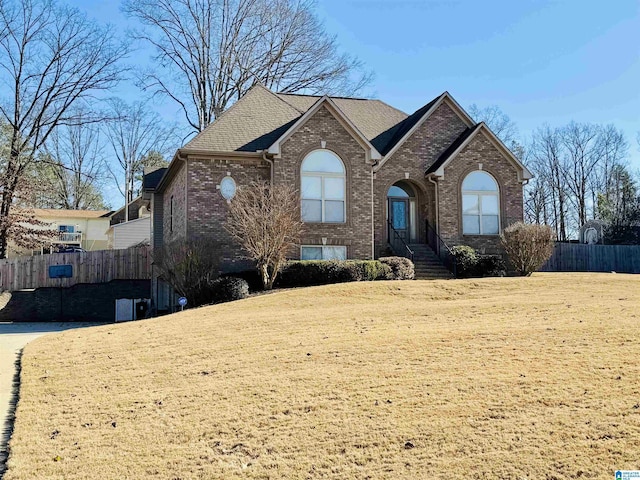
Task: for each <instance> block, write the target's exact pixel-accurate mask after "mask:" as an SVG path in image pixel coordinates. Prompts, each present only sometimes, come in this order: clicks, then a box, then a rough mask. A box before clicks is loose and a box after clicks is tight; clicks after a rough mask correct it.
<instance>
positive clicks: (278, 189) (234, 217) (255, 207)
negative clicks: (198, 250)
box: [225, 183, 303, 290]
mask: <svg viewBox="0 0 640 480" xmlns="http://www.w3.org/2000/svg"><path fill="white" fill-rule="evenodd" d="M225 227H226V229H227V231H228V232H229V233H230V234H231V235H232V236H233V237H234V238H235V239H236V240H237V241H238V243H239V244H240V246H241V247H242V249H243V250H244V251H245V252H246V253H247V256H248V257H249V258H251V259H252V260H255V261H256V264H257V267H258V271H259V272H260V277H261V278H262V284H263V286H264V288H265V289H267V290H270V289H271V288H273V283H274V282H275V280H276V277H277V275H278V271H279V270H280V267H281V265H282V264H283V263H284V261H285V260H286V254H287V252H288V251H290V249H292V248H294V247H295V245H296V244H297V243H299V240H300V236H301V234H302V229H303V224H302V222H301V220H300V198H299V196H298V192H297V191H296V190H295V189H294V188H293V187H291V186H288V185H276V186H272V185H269V184H267V183H252V184H251V185H248V186H244V187H240V188H238V192H237V194H236V196H235V197H234V198H233V199H232V200H231V202H230V204H229V215H228V217H227V223H226V225H225Z"/></svg>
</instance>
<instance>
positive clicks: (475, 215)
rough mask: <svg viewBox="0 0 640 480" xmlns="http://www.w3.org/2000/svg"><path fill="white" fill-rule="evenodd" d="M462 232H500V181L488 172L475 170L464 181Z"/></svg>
mask: <svg viewBox="0 0 640 480" xmlns="http://www.w3.org/2000/svg"><path fill="white" fill-rule="evenodd" d="M462 233H463V234H465V235H498V233H500V194H499V192H498V182H496V181H495V179H494V178H493V177H492V176H491V175H489V174H488V173H486V172H483V171H480V170H478V171H475V172H471V173H470V174H469V175H467V176H466V178H465V179H464V181H463V182H462Z"/></svg>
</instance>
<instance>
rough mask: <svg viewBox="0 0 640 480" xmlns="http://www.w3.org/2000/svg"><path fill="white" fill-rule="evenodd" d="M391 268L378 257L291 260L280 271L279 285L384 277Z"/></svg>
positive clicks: (314, 283)
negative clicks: (377, 258)
mask: <svg viewBox="0 0 640 480" xmlns="http://www.w3.org/2000/svg"><path fill="white" fill-rule="evenodd" d="M390 273H391V269H390V267H389V266H388V265H384V264H382V263H381V262H379V261H377V260H344V261H338V260H302V261H291V262H287V263H286V264H285V266H284V267H283V268H282V269H281V270H280V273H279V274H278V278H277V280H276V285H277V286H278V287H281V288H282V287H285V288H286V287H308V286H311V285H327V284H331V283H343V282H360V281H372V280H384V279H386V278H388V276H389V275H390Z"/></svg>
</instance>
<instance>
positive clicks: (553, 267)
mask: <svg viewBox="0 0 640 480" xmlns="http://www.w3.org/2000/svg"><path fill="white" fill-rule="evenodd" d="M540 271H542V272H619V273H640V245H583V244H579V243H556V246H555V249H554V251H553V255H552V256H551V258H550V259H549V260H548V261H547V263H545V264H544V266H543V267H542V268H541V269H540Z"/></svg>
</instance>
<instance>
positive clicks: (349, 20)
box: [71, 0, 640, 170]
mask: <svg viewBox="0 0 640 480" xmlns="http://www.w3.org/2000/svg"><path fill="white" fill-rule="evenodd" d="M71 3H72V4H74V5H76V6H78V7H79V8H80V9H84V10H86V11H87V12H88V13H89V15H91V16H94V17H96V18H98V19H100V20H105V19H106V20H108V21H110V22H112V23H113V24H114V25H115V26H117V27H118V28H125V26H126V23H127V22H126V20H125V19H124V17H123V16H122V15H121V14H120V12H119V2H117V1H115V0H93V1H91V2H90V3H89V4H88V5H89V6H87V2H86V1H82V0H73V1H72V2H71ZM317 7H318V14H319V15H320V17H321V18H322V19H323V21H324V23H325V25H326V28H327V30H328V31H329V32H330V33H332V34H335V35H336V36H337V40H338V42H339V44H340V45H341V48H342V49H343V50H344V51H347V52H349V53H351V54H353V55H355V56H357V57H359V58H360V59H361V60H362V61H363V62H364V64H365V66H366V67H367V68H368V69H370V70H372V71H373V72H374V74H375V78H374V81H373V83H372V85H371V86H370V87H369V89H368V91H367V93H368V94H372V95H374V96H375V97H377V98H380V99H381V100H383V101H386V102H387V103H390V104H392V105H393V106H395V107H397V108H400V109H401V110H404V111H406V112H409V113H410V112H413V111H414V110H416V109H417V108H419V107H420V106H422V105H423V104H425V103H427V102H428V101H429V100H431V99H432V98H433V97H435V96H436V95H439V94H440V93H442V92H443V91H445V90H447V91H449V92H450V93H451V94H452V95H453V96H454V97H455V98H456V99H457V100H458V102H459V103H460V104H461V105H462V106H463V107H468V106H469V105H470V104H472V103H475V104H477V105H478V106H479V107H481V108H482V107H485V106H488V105H498V106H499V107H500V108H501V109H502V110H503V111H504V112H505V113H507V114H508V115H509V116H510V117H511V119H512V120H513V121H514V122H515V123H516V124H517V126H518V129H519V132H520V135H521V136H522V137H523V138H524V139H525V140H526V139H527V138H528V137H529V136H530V135H531V133H532V131H534V130H535V129H536V128H537V127H539V126H541V125H542V124H544V123H548V124H550V125H552V126H556V125H558V126H559V125H563V124H566V123H568V122H570V121H571V120H576V121H580V122H593V123H601V124H607V123H613V124H614V125H616V126H617V127H618V128H621V129H622V130H623V131H624V132H625V134H626V136H627V140H628V142H629V144H630V153H631V156H630V160H631V165H632V168H633V169H634V170H640V151H639V148H640V147H638V143H637V141H636V135H637V134H638V132H639V131H640V1H638V0H610V1H601V0H582V1H578V0H562V1H561V0H547V1H534V0H511V1H497V0H494V1H491V0H485V1H483V2H479V1H474V0H459V1H455V0H408V1H403V0H318V5H317ZM137 55H138V59H137V60H136V61H137V62H139V63H145V62H146V61H147V59H148V53H145V52H139V53H138V54H137ZM121 91H122V93H121V95H123V96H131V98H133V97H135V96H137V95H138V92H136V91H135V90H133V87H131V86H130V85H129V86H127V85H123V87H122V89H121ZM158 107H159V108H160V109H161V110H162V111H163V112H164V114H165V115H167V116H168V117H172V118H173V119H175V118H176V117H175V112H176V110H175V109H174V108H173V107H172V106H169V105H158Z"/></svg>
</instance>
